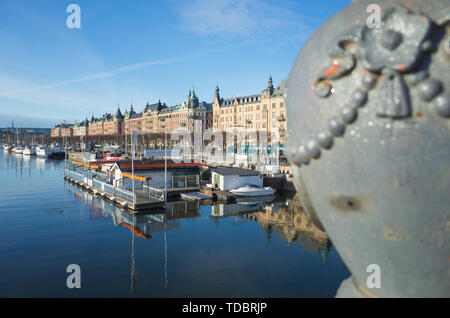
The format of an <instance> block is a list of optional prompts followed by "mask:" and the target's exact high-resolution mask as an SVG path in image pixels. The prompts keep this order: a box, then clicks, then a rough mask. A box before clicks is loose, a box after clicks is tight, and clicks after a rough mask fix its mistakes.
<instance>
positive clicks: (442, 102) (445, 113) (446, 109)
mask: <svg viewBox="0 0 450 318" xmlns="http://www.w3.org/2000/svg"><path fill="white" fill-rule="evenodd" d="M434 109H435V111H436V113H438V114H439V115H440V116H442V117H450V96H449V95H441V96H438V97H437V98H436V100H435V101H434Z"/></svg>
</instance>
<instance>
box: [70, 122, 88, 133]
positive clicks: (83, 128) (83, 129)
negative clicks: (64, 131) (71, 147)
mask: <svg viewBox="0 0 450 318" xmlns="http://www.w3.org/2000/svg"><path fill="white" fill-rule="evenodd" d="M88 128H89V120H87V118H86V120H83V121H82V122H81V123H79V124H75V125H74V126H73V135H74V136H86V135H87V134H88Z"/></svg>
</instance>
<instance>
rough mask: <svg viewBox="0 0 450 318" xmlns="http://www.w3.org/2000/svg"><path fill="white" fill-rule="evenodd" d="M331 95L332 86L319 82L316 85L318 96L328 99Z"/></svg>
mask: <svg viewBox="0 0 450 318" xmlns="http://www.w3.org/2000/svg"><path fill="white" fill-rule="evenodd" d="M330 93H331V85H330V84H328V83H324V82H319V83H317V85H316V94H317V96H319V97H328V96H329V95H330Z"/></svg>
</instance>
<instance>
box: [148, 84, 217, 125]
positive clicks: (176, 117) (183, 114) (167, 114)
mask: <svg viewBox="0 0 450 318" xmlns="http://www.w3.org/2000/svg"><path fill="white" fill-rule="evenodd" d="M143 117H144V118H145V120H144V122H145V128H144V131H145V132H147V133H164V131H165V128H167V132H168V133H171V132H173V131H174V130H175V129H177V128H185V129H187V130H188V131H193V130H194V121H195V120H200V121H201V123H202V128H203V129H204V130H205V129H207V128H210V127H211V126H212V108H211V104H209V103H206V102H199V100H198V97H197V96H196V95H195V91H194V90H192V92H191V90H189V93H188V95H187V96H186V98H185V99H184V101H183V102H182V103H181V104H179V105H175V106H170V107H168V106H167V105H166V104H161V102H160V101H159V102H158V103H157V104H153V105H149V104H147V106H146V107H145V109H144V112H143Z"/></svg>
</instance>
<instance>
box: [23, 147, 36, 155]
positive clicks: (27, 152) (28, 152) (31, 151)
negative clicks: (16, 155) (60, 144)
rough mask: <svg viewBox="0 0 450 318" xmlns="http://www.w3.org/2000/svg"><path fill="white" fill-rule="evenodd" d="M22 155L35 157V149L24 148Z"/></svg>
mask: <svg viewBox="0 0 450 318" xmlns="http://www.w3.org/2000/svg"><path fill="white" fill-rule="evenodd" d="M22 153H23V155H24V156H33V155H35V154H36V149H35V148H34V147H28V146H27V147H25V148H24V149H23V152H22Z"/></svg>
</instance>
